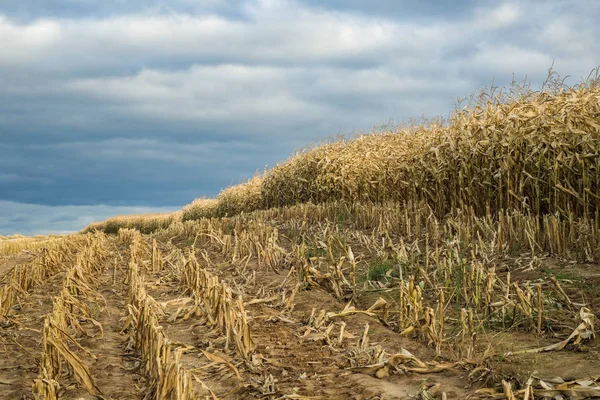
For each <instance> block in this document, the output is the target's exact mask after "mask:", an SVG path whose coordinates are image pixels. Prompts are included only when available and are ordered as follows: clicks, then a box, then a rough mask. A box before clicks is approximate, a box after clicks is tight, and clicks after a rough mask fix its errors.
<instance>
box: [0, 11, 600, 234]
mask: <svg viewBox="0 0 600 400" xmlns="http://www.w3.org/2000/svg"><path fill="white" fill-rule="evenodd" d="M599 13H600V3H596V2H586V1H579V2H569V3H568V4H566V3H565V2H562V1H559V0H557V1H550V2H544V3H543V6H541V5H540V3H539V2H534V1H531V2H500V3H498V2H473V1H459V2H449V1H436V2H409V1H391V0H374V1H370V2H363V1H355V0H343V1H342V0H333V1H328V2H317V1H313V0H310V1H303V2H300V1H287V0H250V1H224V0H211V1H206V2H196V1H190V0H177V1H170V2H164V1H145V2H141V1H131V0H130V1H122V0H119V1H117V0H109V1H104V2H99V1H89V0H88V1H72V0H71V1H66V2H65V1H57V0H49V1H45V2H42V3H40V2H34V1H30V0H24V1H19V2H4V3H3V4H2V5H1V6H0V88H2V89H0V201H3V203H2V207H0V234H3V233H4V234H6V233H9V232H11V231H13V230H14V231H17V230H19V231H21V232H26V233H32V232H47V231H68V230H74V229H80V228H81V227H82V226H83V225H85V224H86V223H88V222H90V221H91V220H92V219H102V218H105V217H106V216H109V215H111V214H118V213H125V212H136V211H137V212H142V211H152V210H171V209H177V208H178V207H180V206H182V205H183V204H185V203H187V202H189V201H191V200H192V199H193V198H194V197H197V196H201V195H208V196H214V195H216V194H217V193H218V191H219V190H220V189H221V188H223V187H226V186H229V185H231V184H234V183H236V182H238V181H239V180H240V179H245V178H249V177H251V176H252V175H253V174H254V172H255V171H257V170H259V171H260V170H262V169H263V168H264V166H265V165H267V164H268V165H273V164H275V163H276V162H277V161H281V160H284V159H285V158H286V157H287V155H288V154H289V153H290V152H292V151H293V150H294V149H297V148H300V147H303V146H304V145H306V144H308V143H311V142H314V141H315V140H318V139H319V138H324V137H329V136H331V135H335V134H337V133H339V132H342V133H351V132H353V131H355V130H369V129H370V128H371V127H373V126H374V125H379V124H382V123H386V122H387V121H388V120H390V119H393V120H395V121H401V120H404V119H407V118H419V117H421V116H422V115H425V116H428V117H433V116H435V115H438V114H441V115H443V116H446V115H447V114H448V112H449V111H450V110H451V108H452V106H453V104H454V99H456V98H457V97H459V96H462V97H464V96H468V95H469V94H470V93H471V92H473V91H474V90H475V89H477V88H480V87H482V86H484V85H487V84H489V83H490V82H491V81H492V79H495V83H496V84H499V85H502V84H506V83H509V82H510V80H511V79H512V77H513V73H515V76H516V78H517V79H522V78H524V77H525V76H526V75H527V76H528V77H529V78H531V79H532V80H533V82H535V83H539V82H541V81H542V80H543V79H544V77H545V75H546V71H547V68H548V67H549V66H550V65H551V64H552V62H553V61H554V63H555V67H556V69H557V70H558V71H559V72H561V73H563V74H570V75H572V76H574V77H575V79H574V80H571V83H574V82H577V81H578V79H579V77H580V76H585V75H587V73H588V72H589V70H590V69H591V68H593V67H595V66H596V65H598V64H599V63H600V59H599V56H598V55H599V54H600V47H599V45H598V42H597V40H596V37H597V35H598V34H599V33H600V32H599V29H598V27H597V24H596V16H597V15H599ZM139 207H144V208H139Z"/></svg>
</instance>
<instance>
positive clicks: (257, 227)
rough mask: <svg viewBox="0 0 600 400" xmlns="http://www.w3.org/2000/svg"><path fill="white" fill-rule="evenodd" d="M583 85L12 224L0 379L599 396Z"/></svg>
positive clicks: (19, 388)
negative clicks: (170, 210) (54, 221)
mask: <svg viewBox="0 0 600 400" xmlns="http://www.w3.org/2000/svg"><path fill="white" fill-rule="evenodd" d="M599 82H600V81H599V80H598V79H595V80H590V81H589V82H586V83H584V84H581V85H579V86H576V87H571V88H564V87H555V86H552V85H551V86H550V88H549V89H545V90H542V91H539V92H533V91H530V90H527V88H526V87H515V88H513V90H512V91H509V92H508V93H507V94H506V95H503V94H498V95H494V96H487V97H486V96H483V97H481V96H480V97H478V98H477V99H475V100H474V102H473V103H471V105H470V106H469V107H466V108H464V109H459V110H457V111H456V112H455V113H454V114H453V116H452V118H450V120H449V121H448V122H447V123H431V124H427V125H423V126H412V127H406V128H402V129H400V128H398V129H397V130H394V131H391V132H378V133H373V134H370V135H361V136H358V137H355V138H352V139H345V140H338V141H335V142H331V143H327V144H324V145H322V146H319V147H316V148H313V149H310V150H307V151H303V152H299V153H298V154H295V155H293V156H292V157H291V158H290V159H289V160H287V161H285V162H283V163H281V164H279V165H277V166H275V167H273V168H272V169H270V170H267V171H265V173H264V174H263V175H260V176H256V177H254V178H253V179H251V180H249V181H248V182H246V183H243V184H240V185H236V186H233V187H230V188H228V189H225V190H223V191H222V192H221V193H220V194H219V196H218V198H217V199H206V198H199V199H197V200H196V201H194V202H193V203H191V204H189V205H187V206H186V207H185V208H183V209H182V210H181V211H179V212H177V213H174V214H159V215H132V216H120V217H114V218H111V219H109V220H107V221H103V222H99V223H95V224H92V225H90V226H88V227H86V229H85V230H84V231H83V232H82V233H80V234H74V235H70V236H63V237H54V238H48V239H43V238H37V239H27V238H13V239H12V240H13V241H15V242H14V243H15V245H13V246H12V247H10V248H9V247H8V246H6V247H4V248H5V249H6V250H5V251H4V252H3V253H0V255H2V256H3V258H2V259H0V266H4V267H3V268H0V285H1V286H0V341H1V342H2V345H3V349H4V353H5V357H3V358H0V385H2V386H0V387H2V390H4V393H7V396H9V398H32V396H34V397H35V398H41V399H56V398H65V399H79V398H123V399H125V398H127V399H143V398H154V399H200V398H211V399H246V398H256V399H357V400H358V399H407V398H414V399H433V398H440V399H458V398H472V399H475V398H486V399H547V398H574V399H583V398H597V397H600V372H599V371H600V342H599V340H598V338H597V334H596V330H595V328H596V327H595V324H596V323H597V322H596V316H597V315H600V265H599V263H600V176H599V172H598V171H599V169H600V85H599ZM517 89H518V90H517ZM44 240H46V241H44ZM16 241H19V242H18V246H17V245H16V243H17V242H16ZM2 243H3V239H2V240H0V249H2V248H3V247H1V246H3V244H2ZM24 251H26V252H24ZM94 396H95V397H94Z"/></svg>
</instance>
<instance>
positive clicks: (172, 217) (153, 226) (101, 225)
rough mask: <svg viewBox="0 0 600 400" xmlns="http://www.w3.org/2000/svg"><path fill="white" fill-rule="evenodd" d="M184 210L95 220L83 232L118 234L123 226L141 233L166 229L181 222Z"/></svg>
mask: <svg viewBox="0 0 600 400" xmlns="http://www.w3.org/2000/svg"><path fill="white" fill-rule="evenodd" d="M182 216H183V212H182V211H177V212H174V213H156V214H131V215H119V216H116V217H112V218H109V219H107V220H106V221H103V222H93V223H91V224H89V225H88V226H86V227H85V228H84V229H83V230H82V231H81V232H82V233H87V232H93V231H96V230H98V231H102V232H104V233H108V234H116V233H118V232H119V229H121V228H126V229H127V228H128V229H136V230H138V231H140V232H141V233H151V232H154V231H156V230H159V229H164V228H166V227H168V226H169V225H171V224H172V223H174V222H180V221H181V219H182Z"/></svg>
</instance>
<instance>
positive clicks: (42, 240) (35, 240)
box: [0, 235, 66, 256]
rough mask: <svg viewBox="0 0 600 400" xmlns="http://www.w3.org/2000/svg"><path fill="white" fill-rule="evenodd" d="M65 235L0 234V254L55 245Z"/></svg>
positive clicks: (4, 254)
mask: <svg viewBox="0 0 600 400" xmlns="http://www.w3.org/2000/svg"><path fill="white" fill-rule="evenodd" d="M65 237H66V236H54V235H50V236H22V235H12V236H0V256H10V255H13V254H17V253H20V252H21V251H24V250H28V251H32V250H37V249H42V248H52V247H55V246H56V245H57V244H58V243H59V242H60V241H62V240H63V239H64V238H65Z"/></svg>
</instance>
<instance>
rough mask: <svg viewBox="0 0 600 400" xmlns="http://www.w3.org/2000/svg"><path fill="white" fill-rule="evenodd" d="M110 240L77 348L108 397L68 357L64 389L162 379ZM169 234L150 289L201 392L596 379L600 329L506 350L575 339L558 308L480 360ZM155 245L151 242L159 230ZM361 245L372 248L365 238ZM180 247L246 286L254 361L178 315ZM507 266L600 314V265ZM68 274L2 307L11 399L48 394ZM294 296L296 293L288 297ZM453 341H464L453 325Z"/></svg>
mask: <svg viewBox="0 0 600 400" xmlns="http://www.w3.org/2000/svg"><path fill="white" fill-rule="evenodd" d="M110 241H111V246H113V247H114V248H113V249H112V250H111V252H110V255H109V257H108V259H107V260H106V261H105V262H104V265H103V269H102V271H103V272H102V273H101V274H99V275H98V276H95V277H93V279H92V286H93V290H95V291H96V293H98V298H97V299H84V301H85V303H86V305H87V307H88V309H89V310H90V312H91V313H92V315H93V318H94V319H95V321H96V322H97V323H98V324H99V325H100V326H101V327H102V329H101V330H100V329H99V328H98V326H97V325H91V324H89V323H86V322H85V321H84V322H83V324H84V326H85V327H86V332H88V334H86V335H79V336H77V337H76V340H77V342H78V343H79V345H80V346H81V347H80V348H79V347H77V348H76V347H73V346H71V347H72V349H73V351H74V352H75V353H77V354H79V355H80V356H81V358H82V359H84V360H85V364H86V366H87V367H88V368H89V370H90V372H91V376H92V377H93V379H94V381H95V383H96V385H97V386H98V388H99V389H100V391H101V392H102V396H93V395H90V394H88V392H87V391H86V390H85V389H84V388H83V387H82V385H81V384H80V382H78V379H76V377H75V376H74V375H73V374H72V373H71V371H69V369H68V368H66V369H65V371H64V374H63V376H62V377H61V379H60V387H61V390H60V398H64V399H91V398H105V399H143V398H145V396H147V395H148V393H149V390H150V387H149V380H148V377H147V376H145V374H144V373H143V371H142V370H141V369H140V363H141V359H140V357H139V354H136V353H135V351H133V350H132V346H131V342H130V336H129V335H128V332H127V330H126V329H125V322H126V319H127V315H128V312H127V310H128V294H127V291H128V284H127V282H126V279H125V278H126V271H127V268H128V258H129V247H128V246H125V245H123V244H120V243H119V242H118V241H117V239H116V238H111V239H110ZM167 242H168V241H167V240H162V241H161V239H160V238H159V248H160V251H161V252H162V254H163V255H164V257H165V259H166V260H167V261H166V262H165V263H164V269H163V270H161V271H157V272H152V271H148V272H147V273H146V274H145V282H146V289H147V291H148V294H149V295H150V296H152V297H153V298H154V299H155V300H156V301H157V302H158V303H159V304H161V307H162V314H161V316H160V325H161V327H162V328H161V329H162V330H163V332H164V333H165V334H166V336H167V337H168V340H169V341H170V342H171V343H175V344H176V346H177V347H178V348H179V349H181V353H182V356H181V366H182V367H183V368H184V369H185V370H187V371H190V372H191V373H192V374H193V376H194V382H195V383H194V385H195V386H194V387H195V389H196V390H197V393H199V398H213V399H214V398H219V399H244V398H269V399H356V400H359V399H390V400H391V399H407V398H414V399H417V398H419V399H427V398H447V399H459V398H484V397H485V395H484V394H483V393H482V392H478V390H479V389H483V388H488V389H490V388H493V389H495V390H497V391H502V381H503V380H504V381H506V382H511V383H512V384H513V386H514V387H515V388H519V387H522V385H524V384H525V382H526V381H527V379H528V378H529V377H533V376H535V377H536V378H539V379H548V380H551V379H555V378H562V379H563V380H564V381H573V380H581V379H589V378H594V379H595V376H596V375H598V374H600V343H599V342H600V341H599V340H598V339H596V340H591V341H585V342H583V343H580V344H577V345H574V344H569V345H568V346H566V347H565V348H564V349H562V350H560V351H549V352H536V353H531V354H520V355H513V356H506V353H507V352H515V351H518V350H522V349H532V348H538V347H543V346H547V345H552V344H554V343H557V342H559V341H561V340H563V339H565V337H567V336H568V334H569V333H570V332H571V331H572V330H573V329H574V328H575V327H576V326H577V324H578V321H577V320H576V319H571V320H569V319H564V320H557V321H555V322H554V323H553V325H552V326H549V327H548V328H547V329H546V330H545V331H544V334H543V335H541V336H538V335H536V334H535V333H533V332H531V331H526V330H523V329H519V328H510V329H499V328H491V329H488V330H486V331H484V332H483V334H480V338H479V341H478V346H479V347H481V350H482V353H483V352H484V350H485V348H486V347H487V348H489V349H491V350H490V351H489V354H487V356H486V358H485V360H479V361H478V362H474V361H468V360H464V359H460V357H456V355H455V354H452V353H451V352H444V351H442V353H441V354H438V353H437V352H436V349H435V346H432V345H431V344H430V343H427V341H426V340H422V339H420V338H416V337H412V336H407V335H401V334H400V333H399V332H398V329H397V328H396V327H394V326H393V325H390V324H388V323H386V322H385V321H384V320H382V319H381V318H379V317H377V316H375V315H366V314H364V313H351V314H349V315H345V316H339V317H338V316H334V317H331V318H330V319H329V320H328V323H327V324H326V325H324V326H322V327H316V326H315V322H314V320H315V316H316V315H318V314H319V313H320V312H321V310H324V312H340V311H342V310H344V308H345V307H346V306H347V305H348V303H349V299H347V298H341V299H340V298H336V297H335V296H334V295H333V294H332V293H331V292H330V291H328V290H325V289H324V288H319V287H313V288H300V289H298V288H297V287H296V282H297V278H292V279H291V278H290V276H291V275H290V270H289V268H287V267H286V266H285V265H282V266H281V267H280V268H277V269H273V268H268V267H267V266H266V265H264V263H263V264H261V265H259V263H258V261H257V260H256V259H254V258H250V259H249V260H248V261H247V262H246V263H245V264H244V267H243V268H244V272H243V273H240V263H239V262H232V260H231V258H230V257H229V256H228V255H223V254H222V253H221V252H220V251H219V250H218V249H216V248H214V247H210V246H202V245H198V244H196V246H195V247H192V246H193V243H190V241H189V240H181V241H179V242H178V241H174V243H175V244H174V245H172V244H170V243H167ZM145 243H146V245H147V246H148V247H150V243H151V241H150V239H146V242H145ZM281 245H282V246H283V248H284V250H286V251H292V248H291V245H290V243H285V242H284V241H282V243H281ZM353 246H354V248H355V249H357V250H356V253H357V255H359V256H360V255H361V254H360V248H361V247H360V244H359V243H353ZM177 249H180V250H182V251H187V252H189V251H190V249H193V251H194V252H195V254H196V258H197V259H202V258H203V257H208V258H209V259H210V260H211V265H207V268H208V269H209V270H210V271H211V272H212V273H214V274H215V275H217V276H218V277H219V279H220V280H221V281H222V282H224V283H226V284H227V285H229V286H230V287H231V288H233V291H234V293H235V294H236V295H241V296H242V297H243V301H244V302H245V304H246V312H247V314H248V318H249V321H250V326H251V332H252V339H253V341H254V344H255V349H254V353H253V355H252V357H251V359H250V360H244V359H242V358H241V357H239V356H238V355H236V354H235V352H233V351H231V348H230V347H229V346H228V345H227V343H226V341H227V339H226V338H225V337H224V336H223V334H222V332H221V331H219V330H218V329H215V327H214V326H212V325H211V324H210V323H209V321H208V320H207V319H206V318H205V317H201V316H197V315H192V316H191V317H187V318H183V319H181V318H172V317H173V316H174V315H176V314H177V313H178V310H179V309H180V307H181V304H183V303H185V302H186V301H189V300H190V297H189V296H190V295H189V293H187V292H186V291H185V290H182V289H181V287H180V285H179V284H178V281H177V277H175V276H174V275H173V273H172V272H173V268H172V267H173V265H174V263H175V261H173V262H170V261H169V254H172V253H173V251H175V250H177ZM31 257H32V255H31V254H21V255H16V256H13V257H10V258H7V259H4V260H0V279H1V277H2V276H4V275H6V274H7V273H9V272H10V270H11V269H12V268H13V267H14V266H15V265H17V264H21V263H25V262H27V261H28V260H30V259H31ZM362 259H363V260H365V261H364V263H363V264H362V266H360V267H359V272H360V273H361V274H363V275H366V274H367V273H368V271H367V269H368V262H367V261H368V259H369V256H368V255H367V254H364V256H363V257H362ZM147 262H148V263H150V260H149V257H148V260H147ZM502 265H505V268H504V270H503V272H502V271H501V273H503V274H505V273H506V272H508V271H511V273H512V279H513V280H514V281H524V280H530V281H533V280H536V279H542V278H544V277H548V276H550V275H552V276H554V277H556V278H557V279H558V280H559V281H560V282H561V284H562V286H563V287H564V289H565V292H566V293H567V294H568V295H569V297H570V298H572V299H573V301H574V302H581V303H585V304H586V306H587V307H588V308H589V309H590V310H591V312H592V313H594V314H595V315H600V268H599V266H598V265H595V264H574V263H571V262H565V261H560V260H556V259H552V258H548V259H544V260H542V261H541V262H540V263H539V264H537V265H536V267H535V269H534V270H530V269H523V268H518V267H517V266H515V265H513V264H511V263H510V262H508V261H507V262H506V263H505V264H502ZM249 277H251V278H249ZM63 278H64V274H63V273H59V274H57V275H55V276H53V277H51V278H50V279H48V280H46V281H45V282H42V283H40V284H39V285H37V286H36V287H34V289H33V290H31V291H30V292H29V293H26V294H23V295H22V297H21V298H20V301H19V304H17V305H16V306H15V307H13V309H12V310H11V312H10V313H9V315H7V316H5V317H3V318H2V319H0V323H1V325H0V354H1V355H0V398H5V399H32V398H34V397H33V395H32V394H31V393H32V392H31V387H32V384H33V380H34V379H35V378H36V376H37V375H38V370H39V360H40V355H41V343H42V330H43V326H44V318H45V316H46V315H47V314H48V313H49V312H50V311H51V310H52V301H53V296H55V295H56V294H57V293H58V291H59V290H60V287H61V282H62V280H63ZM290 296H293V297H292V298H293V301H291V302H287V303H286V301H285V299H289V298H290ZM397 296H398V294H397V292H395V291H394V288H393V287H383V288H382V290H372V291H364V292H363V293H361V294H360V295H359V296H357V297H356V298H355V299H354V301H353V305H354V306H355V307H356V309H357V310H366V309H368V308H369V307H370V306H371V305H372V304H373V303H375V301H377V299H378V298H379V297H381V298H383V299H385V300H386V301H387V302H388V303H390V304H393V302H394V301H395V300H394V299H395V298H397ZM569 315H575V314H574V313H571V314H569ZM453 323H456V321H454V322H453V321H452V320H450V319H449V321H448V324H449V325H452V324H453ZM344 332H345V333H344ZM340 338H341V340H340ZM365 338H366V339H367V340H366V341H365ZM447 340H448V341H449V342H450V341H452V340H453V339H452V335H451V334H449V335H448V337H447ZM82 349H85V350H82ZM403 352H405V354H406V352H409V353H410V354H412V356H414V358H415V359H418V360H419V361H420V362H421V363H422V364H423V365H426V367H424V368H422V370H421V371H417V370H418V368H413V370H409V369H404V370H403V369H402V368H400V369H398V370H389V369H386V370H382V369H381V368H379V369H377V368H375V369H374V368H369V366H372V365H374V364H377V363H378V362H380V361H381V360H387V359H389V358H390V357H391V356H392V355H395V354H401V353H403ZM378 355H381V357H379V356H378ZM378 357H379V358H378Z"/></svg>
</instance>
